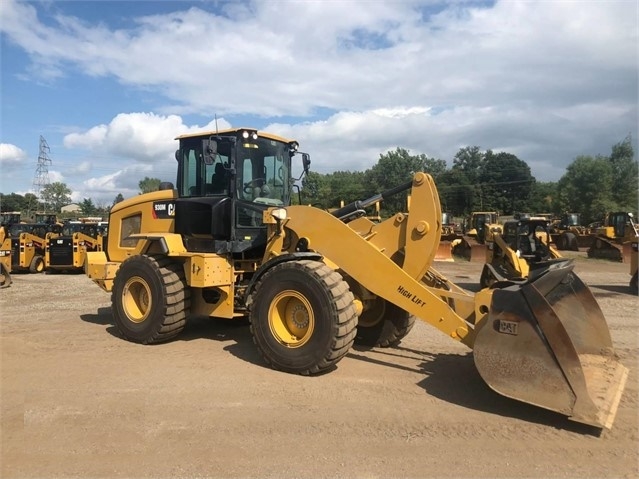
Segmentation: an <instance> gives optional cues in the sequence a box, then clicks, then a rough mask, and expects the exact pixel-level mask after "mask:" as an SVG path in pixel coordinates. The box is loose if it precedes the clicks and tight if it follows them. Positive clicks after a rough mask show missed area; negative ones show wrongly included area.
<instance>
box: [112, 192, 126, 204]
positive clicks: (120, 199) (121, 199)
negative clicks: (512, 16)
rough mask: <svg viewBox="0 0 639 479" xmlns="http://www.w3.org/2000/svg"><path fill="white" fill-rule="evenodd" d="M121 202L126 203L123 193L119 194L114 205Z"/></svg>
mask: <svg viewBox="0 0 639 479" xmlns="http://www.w3.org/2000/svg"><path fill="white" fill-rule="evenodd" d="M120 201H124V196H122V193H118V195H117V196H116V197H115V199H114V200H113V205H116V204H117V203H119V202H120Z"/></svg>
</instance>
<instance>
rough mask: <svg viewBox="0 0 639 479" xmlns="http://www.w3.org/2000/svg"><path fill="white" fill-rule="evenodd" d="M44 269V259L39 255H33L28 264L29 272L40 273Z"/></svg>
mask: <svg viewBox="0 0 639 479" xmlns="http://www.w3.org/2000/svg"><path fill="white" fill-rule="evenodd" d="M43 271H44V259H43V258H42V256H40V255H35V256H34V257H33V259H32V260H31V264H30V265H29V273H42V272H43Z"/></svg>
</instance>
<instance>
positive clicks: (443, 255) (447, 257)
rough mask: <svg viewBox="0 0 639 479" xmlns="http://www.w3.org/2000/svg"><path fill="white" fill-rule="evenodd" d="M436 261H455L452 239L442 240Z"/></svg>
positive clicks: (438, 247)
mask: <svg viewBox="0 0 639 479" xmlns="http://www.w3.org/2000/svg"><path fill="white" fill-rule="evenodd" d="M435 261H454V260H453V244H452V242H451V241H447V240H441V241H440V242H439V246H437V252H436V253H435Z"/></svg>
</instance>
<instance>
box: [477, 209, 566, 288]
mask: <svg viewBox="0 0 639 479" xmlns="http://www.w3.org/2000/svg"><path fill="white" fill-rule="evenodd" d="M558 258H561V255H560V254H559V252H558V251H557V250H556V249H555V248H554V246H553V245H552V243H551V236H550V231H549V221H548V220H547V219H546V218H542V217H522V218H521V219H512V220H508V221H505V222H504V224H503V233H501V234H499V233H497V234H495V235H494V236H493V238H492V239H491V241H488V242H487V249H486V264H485V265H484V269H483V270H482V273H481V276H480V280H479V284H480V285H481V287H482V288H488V287H490V286H491V285H493V284H494V283H496V282H498V281H520V280H523V279H526V278H528V277H529V276H530V275H531V274H535V271H536V270H541V271H543V269H545V268H546V267H547V266H548V262H549V261H553V260H556V259H558ZM565 261H567V260H565Z"/></svg>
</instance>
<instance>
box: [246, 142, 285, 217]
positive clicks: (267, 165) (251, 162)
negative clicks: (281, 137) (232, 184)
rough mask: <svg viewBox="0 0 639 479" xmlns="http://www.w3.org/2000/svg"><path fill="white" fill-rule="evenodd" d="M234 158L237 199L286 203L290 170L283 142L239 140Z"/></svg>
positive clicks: (275, 204) (274, 204)
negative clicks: (235, 162) (236, 173)
mask: <svg viewBox="0 0 639 479" xmlns="http://www.w3.org/2000/svg"><path fill="white" fill-rule="evenodd" d="M237 162H238V165H237V169H238V176H237V179H236V182H237V183H236V185H237V197H238V198H239V199H241V200H245V201H251V202H254V203H261V204H266V205H272V206H282V205H286V204H288V203H289V195H290V188H289V184H290V181H291V178H290V177H291V174H290V171H289V164H290V156H289V148H288V145H287V144H285V143H282V142H279V141H275V140H270V139H267V138H258V139H257V140H251V141H250V143H248V142H247V143H242V144H240V145H238V150H237ZM239 173H241V174H239Z"/></svg>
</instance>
